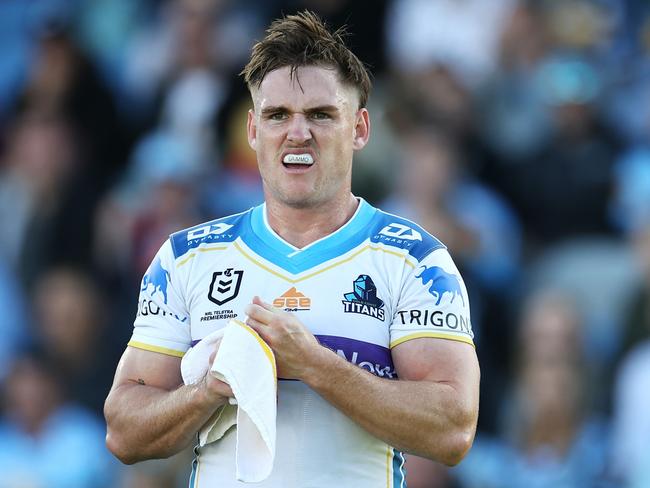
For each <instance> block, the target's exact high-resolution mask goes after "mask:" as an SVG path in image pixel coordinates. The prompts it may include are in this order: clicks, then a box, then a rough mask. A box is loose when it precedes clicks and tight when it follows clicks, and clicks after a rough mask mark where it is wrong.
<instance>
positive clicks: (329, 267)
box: [233, 242, 415, 284]
mask: <svg viewBox="0 0 650 488" xmlns="http://www.w3.org/2000/svg"><path fill="white" fill-rule="evenodd" d="M233 245H234V246H235V249H237V250H238V251H239V252H240V253H241V254H242V255H243V256H244V257H245V258H246V259H248V260H249V261H251V262H252V263H253V264H255V265H257V266H259V267H260V268H262V269H263V270H264V271H267V272H268V273H271V274H272V275H274V276H277V277H278V278H281V279H283V280H285V281H288V282H289V283H291V284H296V283H300V282H301V281H305V280H308V279H310V278H313V277H314V276H316V275H319V274H321V273H324V272H325V271H329V270H330V269H332V268H335V267H337V266H340V265H341V264H344V263H347V262H349V261H352V260H353V259H354V258H356V257H357V256H358V255H359V254H361V253H363V252H365V251H368V250H370V251H381V252H385V253H387V254H392V255H393V256H397V257H399V258H402V259H404V262H405V263H406V264H407V265H409V266H410V267H411V268H415V265H414V264H413V263H411V262H410V261H409V260H408V259H407V257H406V256H405V255H403V254H400V253H398V252H395V251H390V250H388V249H384V248H382V247H375V246H371V245H370V244H368V245H366V246H364V247H362V248H361V249H359V250H358V251H357V252H355V253H354V254H352V255H351V256H348V257H347V258H344V259H341V260H340V261H337V262H335V263H332V264H330V265H329V266H326V267H324V268H321V269H319V270H318V271H314V272H313V273H310V274H308V275H305V276H302V277H301V278H295V279H293V278H289V277H288V276H286V275H283V274H282V273H278V272H277V271H275V270H273V269H271V268H269V267H268V266H266V265H265V264H263V263H262V262H260V261H259V260H257V259H255V258H254V257H253V256H251V255H249V254H248V253H247V252H246V251H245V250H244V249H243V248H242V247H241V246H240V245H239V244H238V243H237V242H233Z"/></svg>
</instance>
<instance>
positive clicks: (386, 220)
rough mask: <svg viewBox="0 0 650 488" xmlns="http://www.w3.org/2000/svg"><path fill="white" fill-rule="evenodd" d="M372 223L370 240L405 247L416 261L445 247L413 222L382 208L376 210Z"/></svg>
mask: <svg viewBox="0 0 650 488" xmlns="http://www.w3.org/2000/svg"><path fill="white" fill-rule="evenodd" d="M373 224H374V225H375V227H374V229H373V231H372V233H371V234H370V235H371V237H370V242H378V243H381V244H384V245H387V246H393V247H397V248H400V249H406V250H408V252H409V254H410V255H411V256H413V257H414V258H415V259H417V260H418V261H422V260H423V259H424V258H425V257H427V256H428V255H429V254H431V253H432V252H433V251H435V250H436V249H446V246H445V245H444V244H443V243H442V242H440V241H439V240H438V239H436V238H435V237H433V236H432V235H431V234H429V233H428V232H427V231H426V230H424V229H423V228H422V227H420V226H419V225H418V224H416V223H415V222H411V221H410V220H408V219H405V218H403V217H399V216H397V215H393V214H389V213H387V212H384V211H383V210H379V211H378V212H377V217H376V219H375V222H373Z"/></svg>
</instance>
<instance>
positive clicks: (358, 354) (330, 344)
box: [316, 335, 397, 378]
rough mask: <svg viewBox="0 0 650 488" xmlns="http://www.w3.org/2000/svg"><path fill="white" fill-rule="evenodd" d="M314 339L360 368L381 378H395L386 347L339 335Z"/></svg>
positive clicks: (319, 336)
mask: <svg viewBox="0 0 650 488" xmlns="http://www.w3.org/2000/svg"><path fill="white" fill-rule="evenodd" d="M316 339H318V342H320V343H321V344H322V345H323V346H325V347H327V348H329V349H331V350H332V351H334V352H336V354H338V355H339V356H341V357H342V358H343V359H345V360H346V361H348V362H350V363H352V364H354V365H356V366H358V367H360V368H361V369H365V370H366V371H369V372H371V373H372V374H374V375H377V376H380V377H382V378H397V373H396V372H395V366H394V365H393V358H392V356H391V353H390V349H388V348H387V347H383V346H379V345H377V344H372V343H369V342H364V341H359V340H356V339H351V338H349V337H341V336H326V335H317V336H316Z"/></svg>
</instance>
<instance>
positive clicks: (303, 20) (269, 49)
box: [240, 10, 371, 107]
mask: <svg viewBox="0 0 650 488" xmlns="http://www.w3.org/2000/svg"><path fill="white" fill-rule="evenodd" d="M346 34H347V32H346V28H345V27H341V28H339V29H337V30H336V31H333V32H332V31H331V30H330V29H329V28H328V26H327V25H326V24H325V22H323V20H321V19H320V17H318V15H316V14H315V13H313V12H310V11H308V10H305V11H304V12H300V13H297V14H295V15H287V16H285V17H283V18H281V19H277V20H274V21H273V23H271V26H270V27H269V28H268V30H267V31H266V37H264V39H262V40H261V41H258V42H257V43H255V45H254V46H253V51H252V53H251V59H250V61H249V62H248V64H247V65H246V66H245V67H244V69H243V70H242V72H241V73H240V74H241V75H242V76H243V77H244V81H246V84H247V85H248V89H249V90H251V89H252V88H257V87H259V86H260V84H261V83H262V80H264V77H265V76H266V75H267V74H269V73H270V72H271V71H274V70H276V69H279V68H283V67H285V66H290V67H291V76H294V75H295V72H296V69H297V68H299V67H301V66H332V67H334V68H335V69H336V70H337V71H338V73H339V76H340V77H341V81H342V82H343V83H347V84H350V85H352V86H354V87H355V88H356V89H357V90H358V91H359V107H365V106H366V103H368V95H369V93H370V87H371V83H370V76H369V75H368V70H367V69H366V67H365V66H364V65H363V63H362V62H361V61H360V60H359V58H357V57H356V56H355V55H354V53H353V52H352V51H350V49H348V47H347V46H346V45H345V42H344V41H343V38H344V37H345V36H346Z"/></svg>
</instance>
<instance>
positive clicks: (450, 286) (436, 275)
mask: <svg viewBox="0 0 650 488" xmlns="http://www.w3.org/2000/svg"><path fill="white" fill-rule="evenodd" d="M422 267H423V268H424V269H423V270H422V272H421V273H420V274H419V275H416V276H415V277H416V278H419V279H421V280H422V284H423V285H425V286H426V285H428V284H429V283H431V286H430V287H429V293H431V295H432V296H434V297H435V298H436V299H437V300H436V305H440V301H441V300H442V297H443V296H444V294H445V293H449V294H451V301H450V302H449V303H454V300H455V299H456V296H459V297H460V299H461V300H462V302H463V306H464V305H465V299H464V298H463V293H462V291H461V289H460V282H459V281H458V278H457V277H456V276H455V275H453V274H450V273H447V272H446V271H445V270H444V269H442V268H441V267H439V266H431V267H429V268H427V267H426V266H422Z"/></svg>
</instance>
